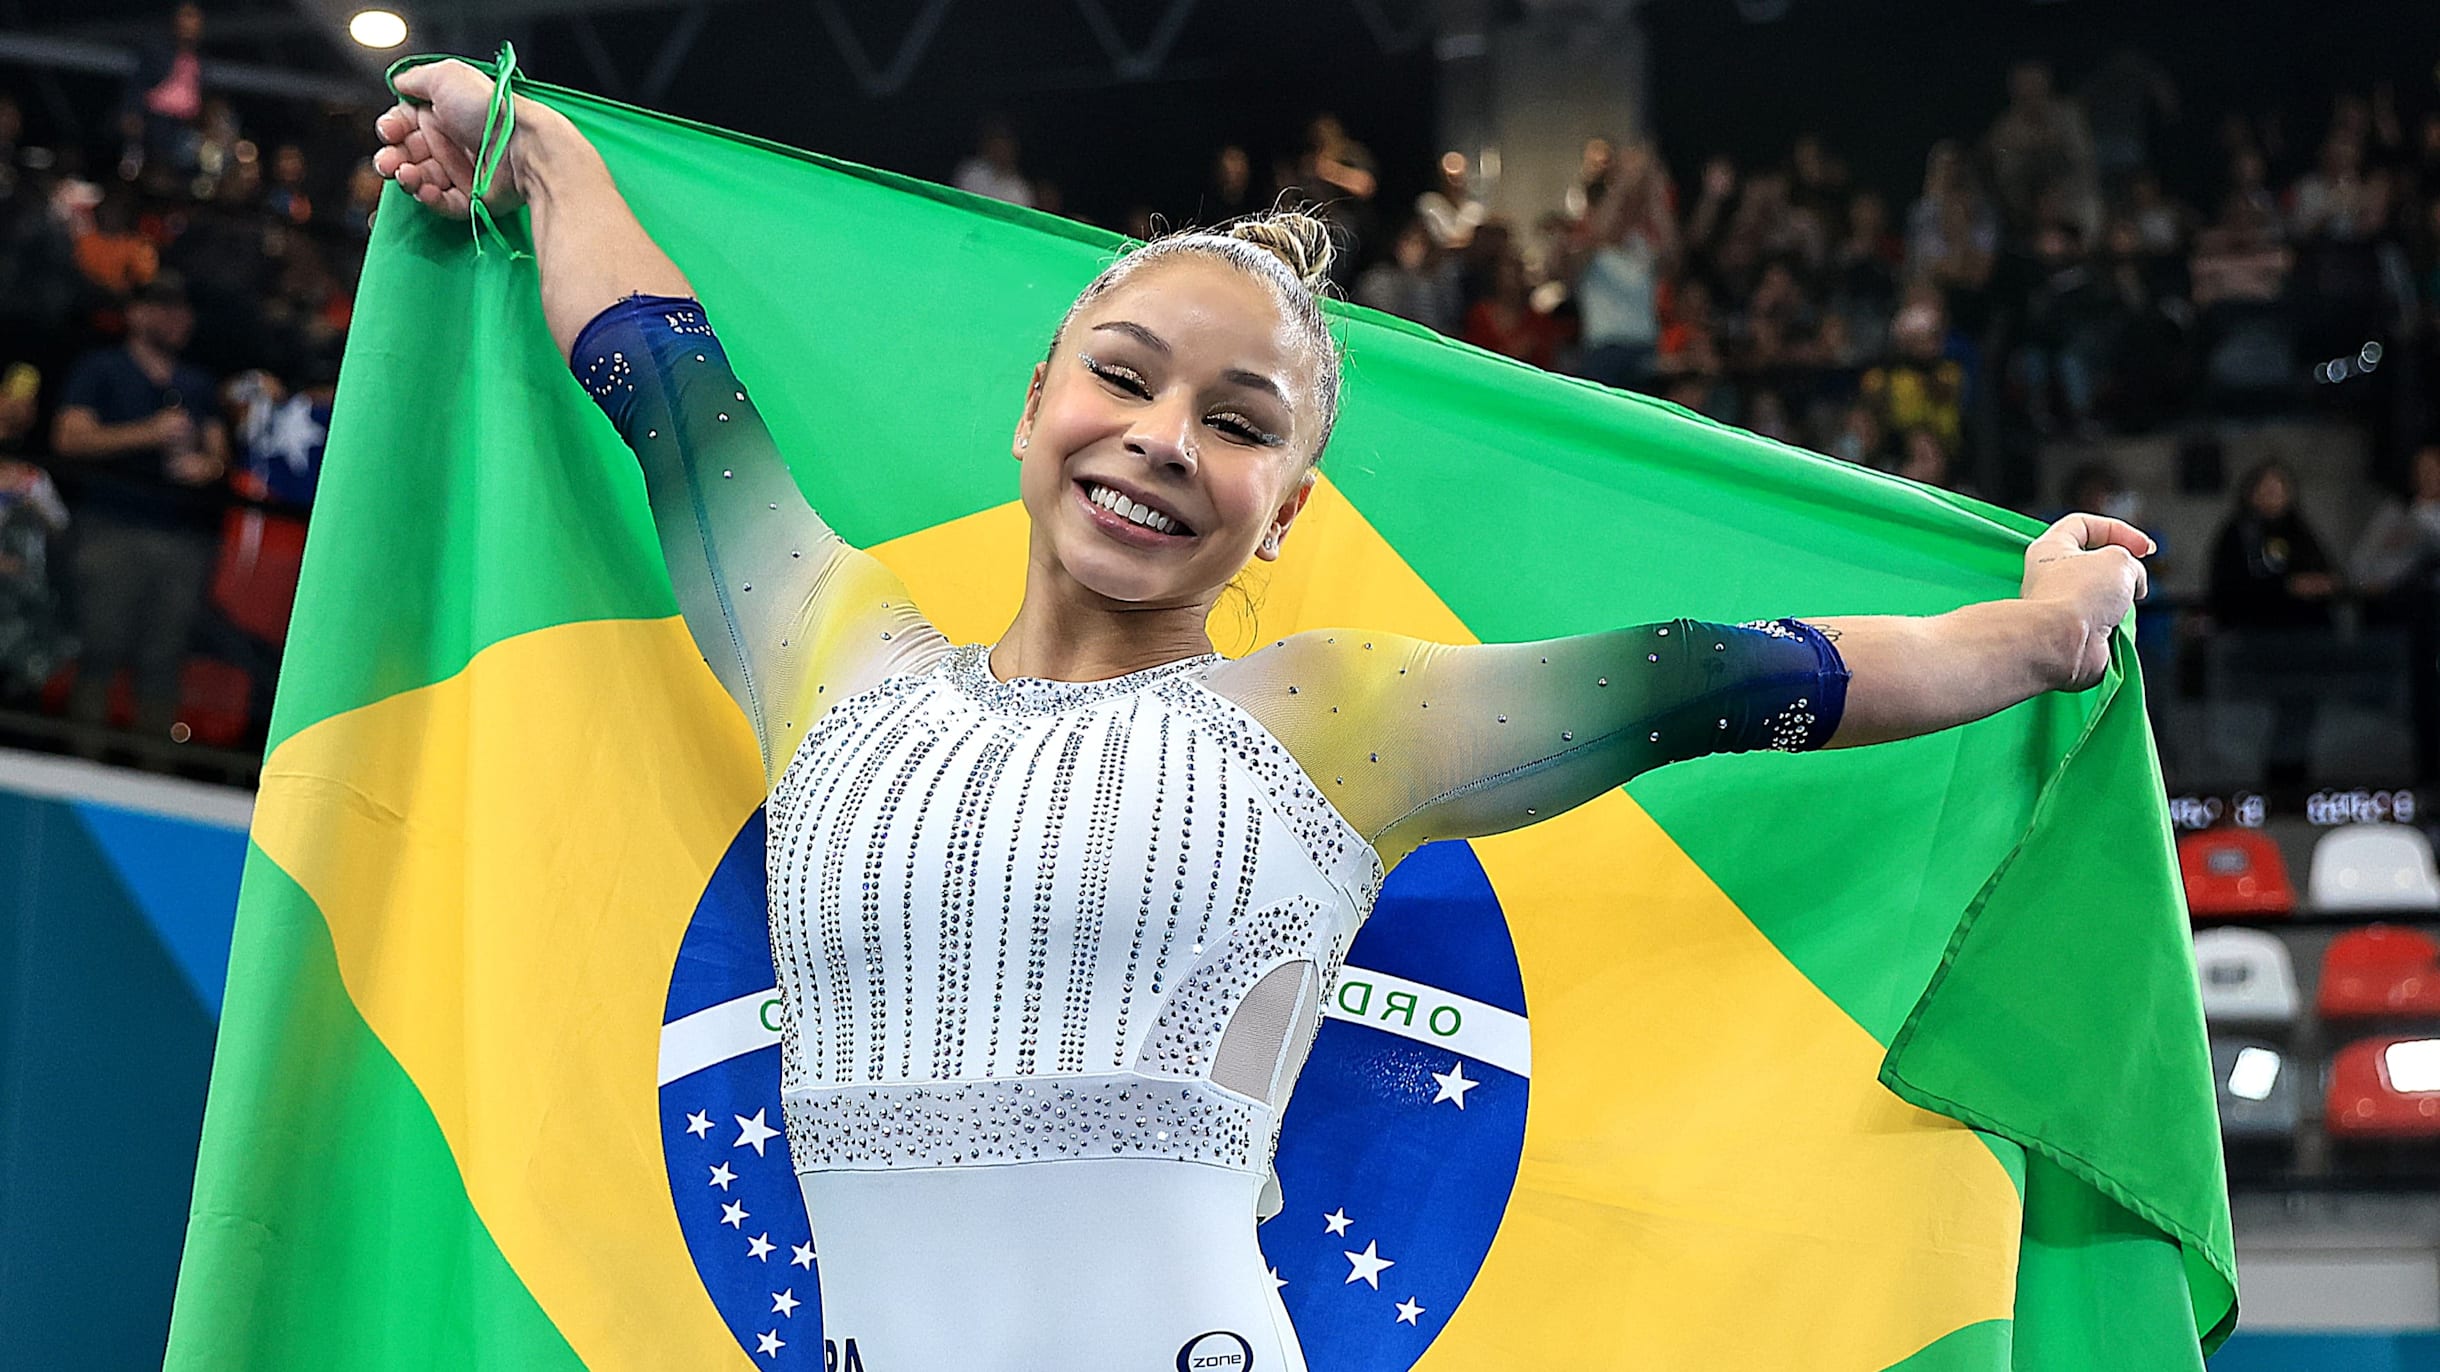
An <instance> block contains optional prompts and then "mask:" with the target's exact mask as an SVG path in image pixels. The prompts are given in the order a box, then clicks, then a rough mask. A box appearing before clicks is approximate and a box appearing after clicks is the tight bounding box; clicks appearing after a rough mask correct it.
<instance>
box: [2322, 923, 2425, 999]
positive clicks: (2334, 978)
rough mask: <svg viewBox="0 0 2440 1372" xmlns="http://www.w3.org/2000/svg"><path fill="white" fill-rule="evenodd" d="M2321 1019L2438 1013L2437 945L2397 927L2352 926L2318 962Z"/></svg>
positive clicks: (2414, 932) (2332, 943) (2409, 930)
mask: <svg viewBox="0 0 2440 1372" xmlns="http://www.w3.org/2000/svg"><path fill="white" fill-rule="evenodd" d="M2320 1001H2321V1014H2322V1018H2324V1019H2369V1018H2377V1017H2380V1016H2384V1015H2432V1016H2435V1017H2440V943H2434V942H2433V941H2432V939H2431V937H2430V935H2428V934H2424V933H2422V932H2420V931H2418V930H2414V929H2402V928H2399V927H2397V926H2396V925H2390V924H2375V925H2371V926H2369V927H2367V928H2363V929H2351V930H2349V931H2347V932H2346V933H2344V934H2341V935H2339V936H2338V937H2337V938H2336V939H2334V940H2332V941H2331V943H2330V951H2329V952H2327V953H2325V954H2323V955H2322V960H2321V996H2320Z"/></svg>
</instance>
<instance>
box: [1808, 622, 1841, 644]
mask: <svg viewBox="0 0 2440 1372" xmlns="http://www.w3.org/2000/svg"><path fill="white" fill-rule="evenodd" d="M1813 631H1814V632H1815V633H1817V634H1820V635H1821V636H1822V637H1824V638H1826V639H1828V640H1830V641H1831V642H1832V643H1836V642H1838V640H1839V631H1838V626H1836V625H1834V624H1816V625H1814V626H1813Z"/></svg>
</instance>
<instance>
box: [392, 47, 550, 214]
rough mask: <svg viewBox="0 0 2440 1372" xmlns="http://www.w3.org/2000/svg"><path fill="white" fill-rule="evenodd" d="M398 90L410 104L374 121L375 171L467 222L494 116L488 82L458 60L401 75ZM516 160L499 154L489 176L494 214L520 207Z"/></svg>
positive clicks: (489, 202) (486, 200)
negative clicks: (487, 124)
mask: <svg viewBox="0 0 2440 1372" xmlns="http://www.w3.org/2000/svg"><path fill="white" fill-rule="evenodd" d="M397 87H398V93H399V95H400V96H402V97H412V98H411V99H408V98H402V99H401V100H400V101H399V102H398V103H397V104H396V105H393V106H391V107H390V108H389V109H388V110H386V111H384V112H383V113H382V115H381V117H380V118H379V119H377V120H375V121H374V122H373V128H374V130H375V131H376V132H378V133H379V134H380V135H381V147H380V149H379V150H378V151H376V152H375V153H374V154H373V168H374V170H376V171H378V172H380V173H381V174H382V175H383V176H386V177H390V178H391V179H393V180H395V181H397V182H398V185H399V188H400V189H402V190H404V191H406V192H407V193H409V194H411V195H413V196H414V197H415V198H416V199H417V200H420V201H422V202H423V203H424V204H426V205H429V206H430V207H432V208H433V209H436V210H438V211H440V212H441V213H442V214H445V215H448V216H449V217H450V218H452V219H464V218H465V217H466V216H467V214H468V213H469V212H470V207H471V205H472V203H473V195H474V159H475V154H476V152H478V151H479V150H481V148H482V146H483V119H484V116H485V115H486V114H488V113H489V112H490V110H491V92H492V78H491V77H490V76H488V75H486V74H484V73H483V72H480V71H477V70H476V69H475V68H473V67H470V66H468V65H466V64H465V63H463V62H427V63H425V64H424V65H422V66H420V67H409V68H408V69H406V70H405V71H402V72H400V73H399V74H398V80H397ZM519 113H520V114H522V113H524V111H522V110H520V111H519ZM516 162H517V159H516V158H514V157H509V156H503V157H502V158H501V159H500V166H499V169H498V171H496V172H495V173H494V174H493V176H492V180H491V193H490V194H489V195H487V196H486V197H484V203H486V204H487V205H489V206H490V207H491V209H492V211H493V212H494V213H505V212H506V211H509V210H513V209H515V208H516V207H517V206H518V205H519V204H522V203H523V202H524V194H523V191H522V189H521V188H520V187H519V186H518V184H517V167H516Z"/></svg>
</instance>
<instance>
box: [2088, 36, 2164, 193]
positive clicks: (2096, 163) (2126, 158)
mask: <svg viewBox="0 0 2440 1372" xmlns="http://www.w3.org/2000/svg"><path fill="white" fill-rule="evenodd" d="M2076 95H2077V99H2078V102H2079V103H2080V104H2082V105H2083V107H2084V119H2085V125H2086V127H2087V128H2089V129H2090V130H2091V131H2092V140H2093V169H2094V171H2095V172H2097V173H2098V174H2099V176H2100V178H2101V186H2102V189H2103V190H2105V191H2108V192H2110V193H2111V194H2117V193H2119V192H2120V191H2122V190H2124V189H2125V188H2126V187H2127V186H2128V185H2129V183H2130V182H2131V181H2132V180H2133V179H2134V178H2135V177H2137V176H2138V175H2142V174H2143V169H2144V168H2145V167H2146V166H2147V165H2149V164H2150V162H2151V160H2152V138H2153V134H2154V132H2155V131H2156V130H2157V129H2158V128H2159V127H2160V126H2161V125H2163V124H2167V123H2169V122H2171V121H2173V120H2175V119H2176V118H2177V114H2178V100H2177V83H2176V82H2174V81H2172V80H2170V79H2169V73H2168V72H2166V71H2164V70H2162V69H2161V67H2160V64H2159V63H2157V62H2154V61H2153V60H2152V59H2151V58H2149V57H2146V56H2144V55H2143V53H2141V52H2139V51H2137V50H2136V49H2135V48H2133V47H2130V46H2121V47H2118V48H2116V49H2114V50H2112V52H2111V53H2110V55H2109V56H2108V57H2107V58H2105V59H2103V61H2102V63H2101V65H2100V66H2099V67H2098V68H2096V69H2095V70H2094V71H2093V74H2092V75H2090V76H2088V77H2086V78H2084V85H2083V86H2082V87H2081V88H2080V89H2079V90H2078V91H2077V92H2076Z"/></svg>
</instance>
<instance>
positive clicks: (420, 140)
mask: <svg viewBox="0 0 2440 1372" xmlns="http://www.w3.org/2000/svg"><path fill="white" fill-rule="evenodd" d="M434 141H435V140H434V139H433V137H432V135H430V134H428V133H426V132H424V131H423V128H422V126H420V125H418V126H417V127H416V128H415V129H414V130H413V131H412V132H410V133H409V134H408V135H407V136H406V137H405V138H404V139H402V140H400V142H399V144H398V146H399V147H400V148H402V149H404V150H405V151H406V154H407V156H408V157H410V158H413V159H414V160H415V161H418V162H429V161H431V160H432V144H433V142H434Z"/></svg>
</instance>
